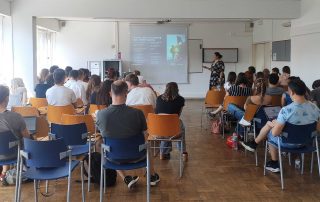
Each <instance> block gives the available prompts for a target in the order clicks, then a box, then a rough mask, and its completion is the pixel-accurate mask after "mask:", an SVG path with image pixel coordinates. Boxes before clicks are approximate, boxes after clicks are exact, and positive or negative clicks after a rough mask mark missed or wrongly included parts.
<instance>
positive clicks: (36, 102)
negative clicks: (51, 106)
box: [29, 97, 48, 109]
mask: <svg viewBox="0 0 320 202" xmlns="http://www.w3.org/2000/svg"><path fill="white" fill-rule="evenodd" d="M29 103H30V104H31V106H33V107H35V108H37V109H38V108H40V107H46V106H48V101H47V99H46V98H36V97H31V98H30V99H29Z"/></svg>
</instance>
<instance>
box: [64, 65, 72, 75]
mask: <svg viewBox="0 0 320 202" xmlns="http://www.w3.org/2000/svg"><path fill="white" fill-rule="evenodd" d="M72 70H73V69H72V67H70V66H66V68H65V69H64V71H65V72H66V77H69V74H70V72H71V71H72Z"/></svg>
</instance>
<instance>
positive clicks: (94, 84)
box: [86, 74, 101, 104]
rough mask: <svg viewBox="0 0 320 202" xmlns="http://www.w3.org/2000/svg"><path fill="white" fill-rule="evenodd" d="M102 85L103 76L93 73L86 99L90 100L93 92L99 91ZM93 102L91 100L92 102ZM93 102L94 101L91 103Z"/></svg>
mask: <svg viewBox="0 0 320 202" xmlns="http://www.w3.org/2000/svg"><path fill="white" fill-rule="evenodd" d="M100 86H101V78H100V76H98V75H95V74H94V75H92V76H91V78H90V80H89V82H88V88H87V90H86V99H87V100H90V97H91V95H92V94H93V93H95V92H98V91H99V89H100ZM90 103H91V102H90ZM91 104H93V103H91Z"/></svg>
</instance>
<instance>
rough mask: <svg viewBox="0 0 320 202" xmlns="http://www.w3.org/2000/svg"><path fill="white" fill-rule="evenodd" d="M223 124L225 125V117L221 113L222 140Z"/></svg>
mask: <svg viewBox="0 0 320 202" xmlns="http://www.w3.org/2000/svg"><path fill="white" fill-rule="evenodd" d="M224 124H225V116H224V114H223V112H221V125H222V138H223V139H224V133H225V131H224Z"/></svg>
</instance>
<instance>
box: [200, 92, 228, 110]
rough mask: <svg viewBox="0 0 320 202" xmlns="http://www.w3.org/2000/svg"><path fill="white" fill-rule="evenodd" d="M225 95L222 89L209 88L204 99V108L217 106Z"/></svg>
mask: <svg viewBox="0 0 320 202" xmlns="http://www.w3.org/2000/svg"><path fill="white" fill-rule="evenodd" d="M225 95H226V92H225V91H224V90H218V89H211V90H209V91H208V92H207V95H206V98H205V100H204V103H205V108H218V107H219V106H220V105H221V104H222V102H223V99H224V97H225Z"/></svg>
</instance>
